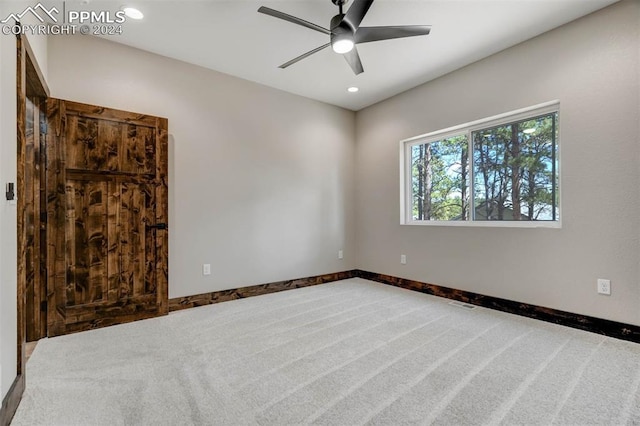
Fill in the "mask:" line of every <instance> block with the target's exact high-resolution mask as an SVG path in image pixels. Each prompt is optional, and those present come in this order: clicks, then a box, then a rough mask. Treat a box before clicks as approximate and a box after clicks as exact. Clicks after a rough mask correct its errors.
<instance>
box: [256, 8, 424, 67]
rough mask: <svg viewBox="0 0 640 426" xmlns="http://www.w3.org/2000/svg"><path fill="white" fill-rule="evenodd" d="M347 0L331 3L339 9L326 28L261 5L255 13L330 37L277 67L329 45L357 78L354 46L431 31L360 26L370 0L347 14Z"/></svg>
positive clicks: (418, 27) (357, 59) (359, 64)
mask: <svg viewBox="0 0 640 426" xmlns="http://www.w3.org/2000/svg"><path fill="white" fill-rule="evenodd" d="M347 1H348V0H331V2H332V3H333V4H335V5H336V6H338V8H339V13H338V14H337V15H335V16H334V17H333V18H331V22H330V24H329V28H330V29H327V28H323V27H321V26H319V25H316V24H314V23H312V22H308V21H305V20H303V19H300V18H297V17H295V16H292V15H289V14H286V13H284V12H280V11H278V10H275V9H271V8H268V7H265V6H262V7H260V8H259V9H258V12H260V13H264V14H265V15H270V16H273V17H274V18H279V19H283V20H285V21H289V22H291V23H294V24H297V25H301V26H303V27H306V28H309V29H311V30H314V31H318V32H321V33H323V34H325V35H328V36H329V43H327V44H324V45H322V46H320V47H317V48H315V49H313V50H310V51H309V52H306V53H303V54H302V55H300V56H298V57H296V58H294V59H292V60H290V61H288V62H285V63H284V64H282V65H280V68H287V67H289V66H291V65H293V64H295V63H296V62H299V61H301V60H303V59H304V58H307V57H309V56H311V55H313V54H314V53H317V52H319V51H321V50H323V49H325V48H326V47H329V46H331V48H332V49H333V51H334V52H336V53H339V54H342V55H343V56H344V58H345V59H346V61H347V63H348V64H349V66H350V67H351V69H352V70H353V72H354V74H356V75H358V74H360V73H362V72H364V68H363V67H362V62H361V61H360V55H359V54H358V49H357V47H356V45H357V44H360V43H369V42H372V41H380V40H390V39H394V38H403V37H414V36H420V35H428V34H429V32H430V31H431V26H429V25H405V26H390V27H361V26H360V23H361V22H362V20H363V19H364V17H365V15H366V14H367V12H368V11H369V8H370V7H371V5H372V4H373V0H353V4H352V5H351V6H350V7H349V10H347V13H343V11H342V6H344V5H345V4H346V3H347Z"/></svg>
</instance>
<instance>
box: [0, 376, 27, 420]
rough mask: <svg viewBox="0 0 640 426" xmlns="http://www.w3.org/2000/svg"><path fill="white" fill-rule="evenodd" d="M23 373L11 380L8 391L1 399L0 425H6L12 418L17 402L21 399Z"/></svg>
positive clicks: (23, 383)
mask: <svg viewBox="0 0 640 426" xmlns="http://www.w3.org/2000/svg"><path fill="white" fill-rule="evenodd" d="M24 385H25V382H24V374H21V375H19V376H18V377H16V379H15V380H14V381H13V384H12V385H11V388H9V392H7V395H6V396H5V397H4V399H3V400H2V408H1V409H0V426H8V425H9V424H10V423H11V419H13V415H14V414H15V413H16V410H17V409H18V404H20V400H21V399H22V393H23V392H24Z"/></svg>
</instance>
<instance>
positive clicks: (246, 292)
mask: <svg viewBox="0 0 640 426" xmlns="http://www.w3.org/2000/svg"><path fill="white" fill-rule="evenodd" d="M356 273H357V271H356V270H351V271H344V272H335V273H332V274H324V275H317V276H315V277H306V278H298V279H295V280H287V281H277V282H273V283H268V284H261V285H254V286H251V287H241V288H235V289H231V290H222V291H214V292H211V293H204V294H196V295H195V296H186V297H176V298H174V299H169V312H174V311H179V310H181V309H188V308H195V307H196V306H205V305H211V304H214V303H220V302H227V301H229V300H235V299H244V298H246V297H252V296H260V295H261V294H268V293H275V292H277V291H283V290H291V289H294V288H301V287H309V286H312V285H318V284H324V283H329V282H332V281H338V280H346V279H347V278H354V277H356Z"/></svg>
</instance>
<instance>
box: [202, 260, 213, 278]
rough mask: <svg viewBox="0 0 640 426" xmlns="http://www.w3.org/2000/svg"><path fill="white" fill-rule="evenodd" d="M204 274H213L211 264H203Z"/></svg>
mask: <svg viewBox="0 0 640 426" xmlns="http://www.w3.org/2000/svg"><path fill="white" fill-rule="evenodd" d="M202 275H211V264H210V263H205V264H204V265H202Z"/></svg>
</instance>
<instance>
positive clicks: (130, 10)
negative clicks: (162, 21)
mask: <svg viewBox="0 0 640 426" xmlns="http://www.w3.org/2000/svg"><path fill="white" fill-rule="evenodd" d="M122 11H123V12H124V14H125V15H127V16H128V17H129V18H131V19H142V18H144V14H143V13H142V12H140V11H139V10H138V9H136V8H135V7H124V8H122Z"/></svg>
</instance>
